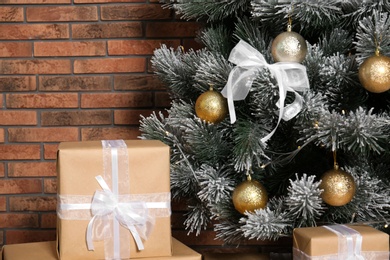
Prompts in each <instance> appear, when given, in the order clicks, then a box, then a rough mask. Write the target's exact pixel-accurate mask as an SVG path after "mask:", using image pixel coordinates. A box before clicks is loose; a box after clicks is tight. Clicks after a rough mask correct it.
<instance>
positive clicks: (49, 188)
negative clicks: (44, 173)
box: [43, 178, 57, 194]
mask: <svg viewBox="0 0 390 260" xmlns="http://www.w3.org/2000/svg"><path fill="white" fill-rule="evenodd" d="M43 185H44V187H43V192H44V193H46V194H51V193H54V194H56V193H57V179H53V178H50V179H49V178H45V179H44V181H43Z"/></svg>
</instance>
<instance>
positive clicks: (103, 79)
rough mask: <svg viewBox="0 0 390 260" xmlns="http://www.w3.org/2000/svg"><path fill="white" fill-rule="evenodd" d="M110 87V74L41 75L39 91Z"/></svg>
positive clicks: (102, 88)
mask: <svg viewBox="0 0 390 260" xmlns="http://www.w3.org/2000/svg"><path fill="white" fill-rule="evenodd" d="M110 89H111V77H110V76H42V77H39V90H41V91H79V92H81V91H107V90H110Z"/></svg>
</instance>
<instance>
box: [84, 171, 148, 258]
mask: <svg viewBox="0 0 390 260" xmlns="http://www.w3.org/2000/svg"><path fill="white" fill-rule="evenodd" d="M96 180H97V181H98V182H99V184H100V186H101V187H102V188H103V190H97V191H96V192H95V194H94V196H93V199H92V204H91V213H92V216H93V217H92V219H91V220H90V222H89V224H88V228H87V246H88V249H89V250H93V249H94V247H93V243H92V240H93V235H92V233H93V229H94V223H95V222H100V221H101V220H102V218H105V217H115V219H117V220H118V222H119V223H120V224H121V225H122V226H124V227H125V228H127V229H128V230H129V231H130V232H131V234H132V235H133V237H134V240H135V241H136V244H137V247H138V249H139V250H143V249H144V246H143V243H142V240H141V238H142V239H144V240H146V239H147V238H148V236H149V234H150V233H151V230H152V228H153V226H154V218H153V217H151V216H150V215H149V212H148V207H147V205H146V203H145V202H142V201H129V202H119V201H118V197H120V196H116V195H115V194H114V193H113V192H112V191H111V190H110V189H109V187H108V185H107V184H106V182H105V181H104V179H103V178H102V177H101V176H96ZM94 233H97V237H104V235H105V234H106V233H105V231H104V228H102V229H101V230H100V231H99V230H95V232H94Z"/></svg>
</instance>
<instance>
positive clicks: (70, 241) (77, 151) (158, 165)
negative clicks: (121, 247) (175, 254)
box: [57, 140, 172, 260]
mask: <svg viewBox="0 0 390 260" xmlns="http://www.w3.org/2000/svg"><path fill="white" fill-rule="evenodd" d="M125 142H126V145H127V152H128V159H129V163H128V165H129V176H130V190H129V191H128V192H129V193H131V194H151V193H164V192H170V179H169V174H170V172H169V171H170V169H169V166H170V157H169V146H167V145H165V144H163V143H162V142H160V141H155V140H129V141H125ZM103 168H104V167H103V149H102V143H101V141H84V142H63V143H61V144H60V145H59V148H58V155H57V178H58V181H57V185H58V187H57V190H58V195H59V196H61V195H81V196H91V198H92V196H93V194H94V192H95V191H96V190H101V187H100V186H99V184H98V182H97V181H96V180H95V176H97V175H104V173H103ZM119 182H120V180H119ZM57 219H58V221H57V243H58V245H57V246H58V253H59V256H60V258H61V260H77V259H82V260H88V259H94V260H96V259H104V241H94V247H95V251H88V249H87V245H86V229H87V225H88V222H89V220H65V219H60V218H57ZM129 246H130V258H143V257H155V256H170V255H171V254H172V248H171V226H170V217H161V218H156V223H155V226H154V228H153V231H152V233H151V235H150V237H149V239H148V240H147V241H144V246H145V250H143V251H138V250H137V248H136V245H135V243H134V239H132V238H131V239H130V245H129Z"/></svg>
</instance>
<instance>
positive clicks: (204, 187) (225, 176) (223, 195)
mask: <svg viewBox="0 0 390 260" xmlns="http://www.w3.org/2000/svg"><path fill="white" fill-rule="evenodd" d="M195 174H196V175H197V176H198V179H199V184H200V190H199V192H198V197H199V199H200V200H202V201H204V202H205V203H206V204H207V205H208V206H209V207H213V205H216V204H219V203H221V202H223V201H228V200H230V196H231V193H232V192H233V190H234V187H235V184H236V183H235V180H234V178H233V176H231V172H230V171H228V170H227V169H226V168H225V167H222V168H220V169H215V168H214V167H212V166H210V165H202V166H201V167H200V168H199V169H198V170H197V171H196V172H195Z"/></svg>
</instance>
